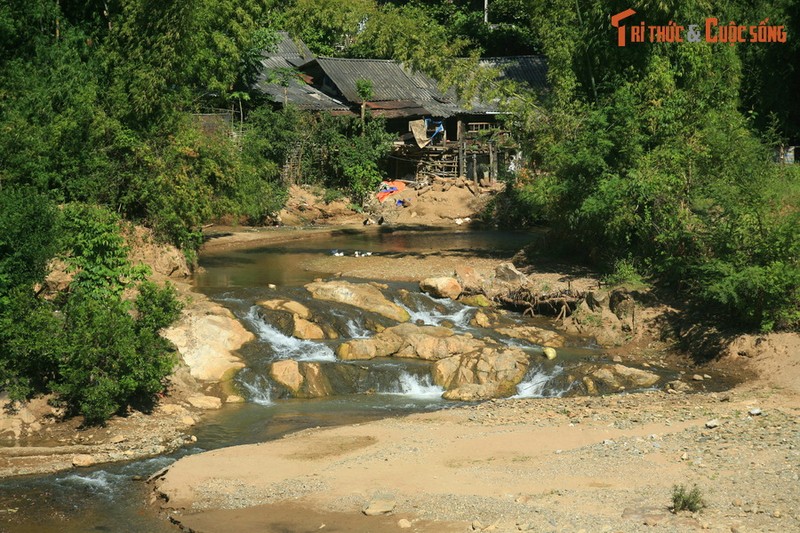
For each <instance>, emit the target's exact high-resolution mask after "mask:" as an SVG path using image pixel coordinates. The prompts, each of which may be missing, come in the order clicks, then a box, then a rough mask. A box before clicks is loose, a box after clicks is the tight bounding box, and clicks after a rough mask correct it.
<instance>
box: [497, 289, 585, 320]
mask: <svg viewBox="0 0 800 533" xmlns="http://www.w3.org/2000/svg"><path fill="white" fill-rule="evenodd" d="M585 297H586V294H585V293H582V292H576V291H572V290H570V289H564V290H561V291H554V292H549V293H534V292H531V290H530V289H527V288H525V287H520V288H518V289H515V290H513V291H509V292H508V293H507V294H504V295H500V296H496V297H495V298H494V299H495V300H496V301H497V302H498V303H499V304H500V305H502V306H503V307H505V308H508V309H513V310H515V311H522V312H523V314H530V315H531V316H535V315H546V316H555V317H556V318H557V319H563V318H566V317H568V316H569V315H571V314H572V312H573V311H575V309H577V307H578V304H580V302H581V301H583V299H584V298H585Z"/></svg>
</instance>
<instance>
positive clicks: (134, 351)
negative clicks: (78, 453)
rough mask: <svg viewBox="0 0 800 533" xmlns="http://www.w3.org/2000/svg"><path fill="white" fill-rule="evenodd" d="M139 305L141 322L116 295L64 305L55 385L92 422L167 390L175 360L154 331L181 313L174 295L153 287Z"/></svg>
mask: <svg viewBox="0 0 800 533" xmlns="http://www.w3.org/2000/svg"><path fill="white" fill-rule="evenodd" d="M138 305H140V306H141V307H142V308H141V309H140V319H139V320H134V319H133V318H132V317H131V314H130V313H129V311H130V305H129V304H128V303H127V302H124V301H122V300H120V299H118V298H115V297H107V298H103V299H98V298H92V297H82V296H75V297H72V298H71V299H70V301H69V303H68V305H67V307H66V308H65V316H66V320H65V329H64V333H63V337H62V339H61V343H60V352H61V357H60V360H59V369H58V370H59V378H58V382H57V383H56V384H55V386H54V387H53V388H54V390H55V391H57V392H58V393H59V395H60V397H61V398H62V399H63V400H65V401H66V402H67V404H68V405H69V406H70V409H71V411H72V412H75V413H80V414H81V415H83V416H84V418H85V421H86V423H87V424H97V423H102V422H104V421H105V420H106V419H108V418H109V417H110V416H111V415H113V414H115V413H118V412H120V410H121V409H123V408H124V407H126V406H128V405H131V404H137V405H142V404H146V402H147V401H148V399H150V398H152V396H153V394H155V393H157V392H159V391H161V390H163V388H164V382H163V380H164V379H165V378H166V377H167V376H168V375H169V373H170V371H171V370H172V367H173V366H174V364H175V357H174V355H173V354H172V353H171V352H170V351H169V349H168V347H169V343H168V342H167V341H166V340H165V339H163V338H161V337H159V336H158V330H154V329H153V326H156V325H161V324H165V323H169V321H171V320H170V319H174V317H175V316H176V310H177V309H178V308H179V306H177V304H176V303H175V300H174V296H173V295H172V294H171V293H170V292H169V290H166V291H159V290H155V289H152V288H149V289H145V290H144V291H143V292H142V293H141V294H140V296H139V299H138V300H137V306H138ZM162 306H163V307H162Z"/></svg>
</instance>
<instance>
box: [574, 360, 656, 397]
mask: <svg viewBox="0 0 800 533" xmlns="http://www.w3.org/2000/svg"><path fill="white" fill-rule="evenodd" d="M570 374H571V375H572V376H571V377H570V380H572V379H574V378H575V376H576V375H578V376H580V375H581V374H582V375H583V377H581V378H580V380H581V381H582V382H583V386H584V388H585V389H586V392H587V393H588V394H599V393H600V392H618V391H621V390H631V389H644V388H647V387H652V386H654V385H656V384H657V383H658V382H659V381H660V380H661V376H659V375H658V374H656V373H655V372H650V371H648V370H642V369H639V368H633V367H629V366H625V365H622V364H613V365H612V364H606V365H582V366H579V367H577V368H574V369H572V370H571V371H570Z"/></svg>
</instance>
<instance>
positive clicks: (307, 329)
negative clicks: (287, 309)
mask: <svg viewBox="0 0 800 533" xmlns="http://www.w3.org/2000/svg"><path fill="white" fill-rule="evenodd" d="M292 335H293V336H294V337H297V338H298V339H304V340H321V339H324V338H325V337H326V335H325V332H324V331H322V328H321V327H319V326H318V325H316V324H314V323H313V322H311V321H310V320H306V319H305V318H301V317H300V316H299V315H294V330H293V331H292Z"/></svg>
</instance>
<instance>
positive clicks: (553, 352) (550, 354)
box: [542, 346, 558, 361]
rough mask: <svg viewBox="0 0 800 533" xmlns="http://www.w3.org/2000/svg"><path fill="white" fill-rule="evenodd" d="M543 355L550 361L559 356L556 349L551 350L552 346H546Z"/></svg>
mask: <svg viewBox="0 0 800 533" xmlns="http://www.w3.org/2000/svg"><path fill="white" fill-rule="evenodd" d="M542 355H544V356H545V357H546V358H547V359H548V360H550V361H552V360H553V359H555V358H556V356H557V355H558V354H557V353H556V349H555V348H551V347H550V346H545V347H544V348H542Z"/></svg>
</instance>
